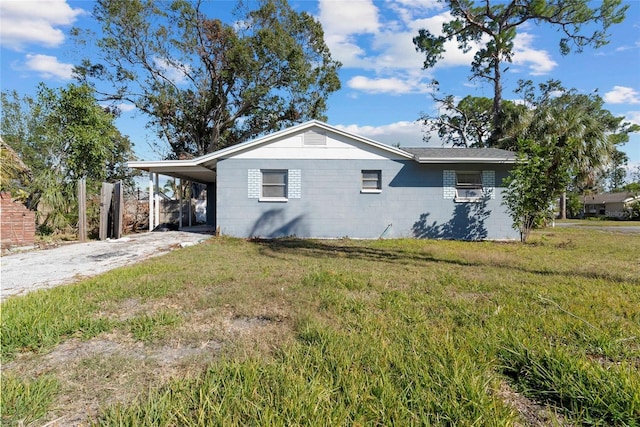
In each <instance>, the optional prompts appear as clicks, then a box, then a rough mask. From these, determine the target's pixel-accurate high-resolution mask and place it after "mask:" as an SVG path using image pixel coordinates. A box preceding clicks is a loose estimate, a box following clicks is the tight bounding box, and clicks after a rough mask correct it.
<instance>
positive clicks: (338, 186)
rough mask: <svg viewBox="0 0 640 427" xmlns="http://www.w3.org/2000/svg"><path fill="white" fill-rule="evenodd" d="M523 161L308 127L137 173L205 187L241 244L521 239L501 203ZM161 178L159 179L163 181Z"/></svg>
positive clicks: (212, 211) (213, 218) (214, 212)
mask: <svg viewBox="0 0 640 427" xmlns="http://www.w3.org/2000/svg"><path fill="white" fill-rule="evenodd" d="M515 162H516V156H515V153H513V152H510V151H505V150H498V149H493V148H483V149H471V148H430V147H424V148H396V147H392V146H390V145H386V144H383V143H380V142H377V141H374V140H372V139H369V138H365V137H362V136H358V135H355V134H353V133H350V132H347V131H345V130H342V129H338V128H336V127H333V126H330V125H328V124H326V123H323V122H320V121H315V120H314V121H309V122H306V123H302V124H299V125H296V126H293V127H290V128H288V129H285V130H282V131H279V132H275V133H272V134H270V135H266V136H263V137H260V138H257V139H254V140H251V141H248V142H245V143H241V144H238V145H234V146H231V147H228V148H225V149H222V150H219V151H216V152H213V153H210V154H207V155H204V156H201V157H198V158H194V159H190V160H168V161H136V162H130V163H129V166H130V167H132V168H136V169H141V170H144V171H147V172H149V173H150V174H151V183H153V175H154V174H162V175H168V176H172V177H177V178H182V179H188V180H192V181H196V182H200V183H204V184H206V185H207V224H209V225H210V226H213V227H215V228H217V229H219V231H220V232H221V233H222V234H225V235H230V236H235V237H264V238H275V237H283V236H296V237H307V238H341V237H350V238H365V239H373V238H380V237H389V238H391V237H418V238H441V239H462V240H482V239H517V238H519V235H518V233H517V231H516V230H515V229H514V228H513V226H512V225H513V221H512V219H511V217H510V216H509V214H508V213H507V211H506V208H505V206H503V204H502V195H503V191H504V190H505V189H504V187H503V184H502V182H503V179H504V178H505V177H507V175H508V174H509V171H510V170H511V168H512V167H513V165H514V164H515ZM156 176H157V175H156Z"/></svg>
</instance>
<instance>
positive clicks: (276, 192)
mask: <svg viewBox="0 0 640 427" xmlns="http://www.w3.org/2000/svg"><path fill="white" fill-rule="evenodd" d="M261 172H262V193H261V196H260V199H265V200H286V199H287V181H288V179H287V178H288V174H287V170H286V169H284V170H262V171H261Z"/></svg>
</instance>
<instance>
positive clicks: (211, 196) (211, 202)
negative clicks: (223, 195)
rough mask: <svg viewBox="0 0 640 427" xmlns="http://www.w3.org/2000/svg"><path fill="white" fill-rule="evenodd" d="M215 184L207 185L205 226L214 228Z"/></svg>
mask: <svg viewBox="0 0 640 427" xmlns="http://www.w3.org/2000/svg"><path fill="white" fill-rule="evenodd" d="M216 199H217V196H216V183H215V182H214V183H212V184H207V225H209V226H211V227H215V226H216Z"/></svg>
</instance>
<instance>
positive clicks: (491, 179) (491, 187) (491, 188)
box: [482, 171, 496, 199]
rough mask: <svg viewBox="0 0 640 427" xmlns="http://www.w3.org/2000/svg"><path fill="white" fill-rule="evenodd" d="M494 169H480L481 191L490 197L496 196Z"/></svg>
mask: <svg viewBox="0 0 640 427" xmlns="http://www.w3.org/2000/svg"><path fill="white" fill-rule="evenodd" d="M495 187H496V171H482V191H483V192H484V195H485V196H486V197H489V198H490V199H495V198H496V191H495V189H496V188H495Z"/></svg>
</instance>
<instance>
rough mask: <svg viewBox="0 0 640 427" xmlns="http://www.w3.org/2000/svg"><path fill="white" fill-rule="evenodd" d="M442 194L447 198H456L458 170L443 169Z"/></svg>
mask: <svg viewBox="0 0 640 427" xmlns="http://www.w3.org/2000/svg"><path fill="white" fill-rule="evenodd" d="M442 196H443V198H445V199H455V198H456V171H454V170H444V171H442Z"/></svg>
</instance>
